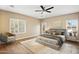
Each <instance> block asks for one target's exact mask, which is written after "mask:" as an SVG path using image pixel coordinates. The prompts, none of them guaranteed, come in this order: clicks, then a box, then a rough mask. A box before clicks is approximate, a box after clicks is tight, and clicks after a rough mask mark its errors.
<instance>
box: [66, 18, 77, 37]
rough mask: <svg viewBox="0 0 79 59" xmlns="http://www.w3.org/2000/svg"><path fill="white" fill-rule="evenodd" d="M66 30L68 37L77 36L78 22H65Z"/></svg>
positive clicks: (75, 20)
mask: <svg viewBox="0 0 79 59" xmlns="http://www.w3.org/2000/svg"><path fill="white" fill-rule="evenodd" d="M66 29H67V31H68V35H70V36H72V35H74V36H77V35H78V20H77V19H71V20H67V21H66ZM69 33H70V34H69Z"/></svg>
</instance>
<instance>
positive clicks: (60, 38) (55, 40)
mask: <svg viewBox="0 0 79 59" xmlns="http://www.w3.org/2000/svg"><path fill="white" fill-rule="evenodd" d="M58 31H59V30H58ZM56 32H57V31H56ZM65 40H66V36H65V35H60V34H58V35H50V34H46V33H45V34H42V35H40V36H38V38H37V40H36V41H37V42H38V43H40V44H43V45H46V46H48V47H51V48H59V47H61V46H62V45H63V43H64V42H65Z"/></svg>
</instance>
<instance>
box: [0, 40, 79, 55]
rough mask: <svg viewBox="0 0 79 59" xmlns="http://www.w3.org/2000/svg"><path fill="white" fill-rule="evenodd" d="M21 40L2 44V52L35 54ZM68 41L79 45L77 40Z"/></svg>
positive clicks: (0, 51) (0, 49)
mask: <svg viewBox="0 0 79 59" xmlns="http://www.w3.org/2000/svg"><path fill="white" fill-rule="evenodd" d="M20 42H21V41H16V42H14V43H9V44H4V45H0V54H33V52H32V51H31V50H30V49H28V48H27V47H25V46H24V45H22V44H21V43H20ZM68 43H71V44H74V45H78V46H79V44H78V43H75V42H70V41H68Z"/></svg>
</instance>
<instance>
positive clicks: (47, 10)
mask: <svg viewBox="0 0 79 59" xmlns="http://www.w3.org/2000/svg"><path fill="white" fill-rule="evenodd" d="M40 7H41V9H42V10H35V12H41V14H43V12H47V13H51V11H50V9H53V8H54V7H49V8H47V9H46V8H45V7H44V6H43V5H40Z"/></svg>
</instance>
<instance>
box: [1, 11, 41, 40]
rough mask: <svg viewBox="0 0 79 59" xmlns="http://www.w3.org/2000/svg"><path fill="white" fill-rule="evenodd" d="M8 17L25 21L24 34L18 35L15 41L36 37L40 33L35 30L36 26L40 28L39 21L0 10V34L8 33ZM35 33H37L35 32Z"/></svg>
mask: <svg viewBox="0 0 79 59" xmlns="http://www.w3.org/2000/svg"><path fill="white" fill-rule="evenodd" d="M10 17H16V18H19V19H25V20H26V33H24V34H18V35H17V36H16V38H17V39H22V38H27V37H32V36H37V35H38V34H39V33H40V32H39V29H37V26H40V21H39V20H38V19H35V18H33V17H29V16H25V15H21V14H18V13H13V12H8V11H2V10H0V32H2V33H5V32H9V19H10ZM34 29H35V30H34ZM35 31H37V32H35Z"/></svg>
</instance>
